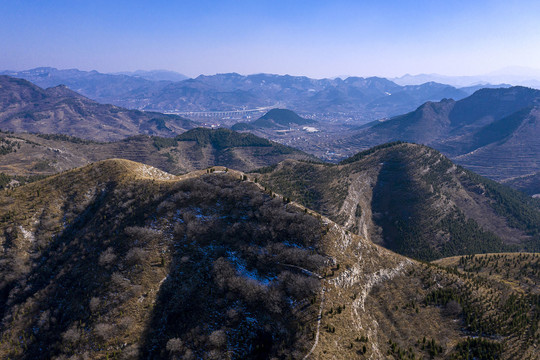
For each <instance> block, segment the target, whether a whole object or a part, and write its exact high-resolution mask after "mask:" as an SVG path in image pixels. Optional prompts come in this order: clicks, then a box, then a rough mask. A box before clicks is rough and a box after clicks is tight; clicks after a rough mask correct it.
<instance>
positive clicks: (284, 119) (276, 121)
mask: <svg viewBox="0 0 540 360" xmlns="http://www.w3.org/2000/svg"><path fill="white" fill-rule="evenodd" d="M316 123H317V122H316V121H315V120H310V119H304V118H302V117H300V116H299V115H298V114H297V113H295V112H294V111H291V110H287V109H272V110H270V111H268V112H267V113H266V114H264V115H263V116H261V117H260V118H258V119H257V120H255V121H253V122H250V123H243V122H240V123H236V124H234V125H233V126H232V128H231V129H232V130H256V129H288V128H290V127H298V126H302V125H311V124H316Z"/></svg>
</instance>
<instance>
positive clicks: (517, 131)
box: [455, 106, 540, 180]
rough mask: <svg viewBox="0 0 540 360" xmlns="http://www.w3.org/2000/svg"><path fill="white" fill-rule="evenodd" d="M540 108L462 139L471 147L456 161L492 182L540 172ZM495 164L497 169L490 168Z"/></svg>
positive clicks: (500, 121) (528, 109) (521, 112)
mask: <svg viewBox="0 0 540 360" xmlns="http://www.w3.org/2000/svg"><path fill="white" fill-rule="evenodd" d="M538 139H540V108H539V107H537V106H535V107H533V108H526V109H523V110H521V111H518V112H516V113H514V114H512V115H510V116H507V117H504V118H502V119H501V120H498V121H495V122H493V123H491V124H490V125H487V126H485V127H483V128H482V129H480V130H479V131H477V132H475V133H473V134H470V135H466V136H463V137H462V139H460V142H465V143H469V144H471V145H472V146H471V147H470V148H469V149H467V150H469V151H467V152H464V154H463V155H459V156H457V157H455V161H456V162H458V163H459V164H462V165H463V166H465V167H467V168H469V169H471V170H473V171H476V172H478V173H480V174H483V175H485V176H488V177H490V178H492V179H495V180H502V179H508V178H514V177H519V176H522V175H528V174H531V173H533V172H538V171H540V142H539V141H538ZM493 164H497V166H493Z"/></svg>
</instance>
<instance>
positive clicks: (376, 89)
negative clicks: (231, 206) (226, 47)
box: [0, 68, 468, 122]
mask: <svg viewBox="0 0 540 360" xmlns="http://www.w3.org/2000/svg"><path fill="white" fill-rule="evenodd" d="M0 74H4V75H10V76H15V77H20V78H24V79H26V80H29V81H31V82H33V83H35V84H36V85H38V86H41V87H51V86H57V85H61V84H64V85H66V86H68V87H69V88H70V89H72V90H74V91H77V92H79V93H81V94H83V95H84V96H87V97H89V98H91V99H93V100H96V101H99V102H102V103H111V104H115V105H117V106H123V107H126V108H131V109H139V110H154V111H162V112H163V111H165V112H173V111H183V112H188V111H227V110H240V109H244V108H246V107H247V108H259V107H265V106H277V105H279V106H280V107H285V108H288V109H291V110H293V111H297V112H312V113H325V114H332V113H334V114H343V113H351V114H353V115H354V116H355V118H358V119H361V121H363V122H365V121H368V120H376V119H380V118H385V117H389V116H393V115H398V114H402V113H404V112H407V111H411V110H413V109H414V108H415V107H417V106H419V105H420V104H422V103H424V102H426V101H438V100H441V99H443V98H454V99H455V100H459V99H461V98H463V97H465V96H467V95H468V94H467V92H465V91H461V90H458V89H456V88H453V87H451V86H448V85H443V84H435V83H427V84H421V85H415V86H405V87H403V86H400V85H397V84H396V83H394V82H392V81H389V80H387V79H384V78H378V77H370V78H361V77H349V78H347V79H344V80H342V79H339V78H336V79H310V78H307V77H302V76H290V75H283V76H281V75H272V74H255V75H248V76H243V75H239V74H235V73H230V74H217V75H212V76H206V75H201V76H198V77H197V78H194V79H186V80H183V81H164V80H162V81H151V80H148V79H152V80H154V79H158V78H159V79H165V78H167V77H168V78H167V79H166V80H170V79H172V78H171V77H170V75H171V74H169V73H167V74H163V73H160V72H157V73H154V72H151V73H127V74H129V76H128V75H122V74H116V75H114V74H100V73H98V72H97V71H90V72H88V71H80V70H76V69H71V70H57V69H54V68H37V69H32V70H27V71H19V72H9V71H5V72H3V73H0Z"/></svg>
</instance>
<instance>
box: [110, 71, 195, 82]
mask: <svg viewBox="0 0 540 360" xmlns="http://www.w3.org/2000/svg"><path fill="white" fill-rule="evenodd" d="M112 75H127V76H133V77H139V78H142V79H146V80H151V81H182V80H186V79H189V77H187V76H186V75H184V74H180V73H178V72H176V71H169V70H137V71H123V72H118V73H113V74H112Z"/></svg>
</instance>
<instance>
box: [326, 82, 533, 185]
mask: <svg viewBox="0 0 540 360" xmlns="http://www.w3.org/2000/svg"><path fill="white" fill-rule="evenodd" d="M539 102H540V90H535V89H530V88H524V87H510V88H499V89H481V90H478V91H476V92H475V93H474V94H473V95H471V96H469V97H466V98H464V99H462V100H459V101H454V100H451V99H450V100H448V99H443V100H441V101H440V102H427V103H425V104H423V105H422V106H420V107H419V108H418V109H416V110H415V111H413V112H410V113H408V114H405V115H400V116H396V117H394V118H392V119H389V120H387V121H382V122H375V123H373V126H370V127H365V128H362V129H360V130H358V131H357V132H356V133H355V134H353V135H351V136H349V137H345V138H343V139H340V140H338V141H337V142H336V144H335V147H338V148H342V147H345V148H350V149H366V148H369V147H372V146H376V145H379V144H383V143H386V142H391V141H398V140H399V141H408V142H415V143H420V144H424V145H429V146H432V147H434V148H436V149H438V150H440V151H442V152H443V153H444V154H445V155H447V156H450V157H451V158H452V159H453V160H455V161H456V162H457V163H458V164H462V165H464V166H465V167H467V168H469V169H472V170H473V171H476V172H478V173H480V174H481V175H485V176H488V177H491V178H494V179H496V180H500V179H504V178H510V177H515V176H520V175H525V174H530V172H531V171H538V170H539V169H540V163H538V158H539V153H538V151H539V150H538V145H537V144H536V143H537V142H536V141H535V139H536V137H537V134H536V133H537V131H538V130H537V128H538V126H536V125H535V124H536V122H537V117H538V115H537V113H538V110H537V107H536V106H537V105H538V104H539ZM493 163H497V167H496V168H494V167H493V166H492V165H493ZM531 167H532V168H531Z"/></svg>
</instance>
